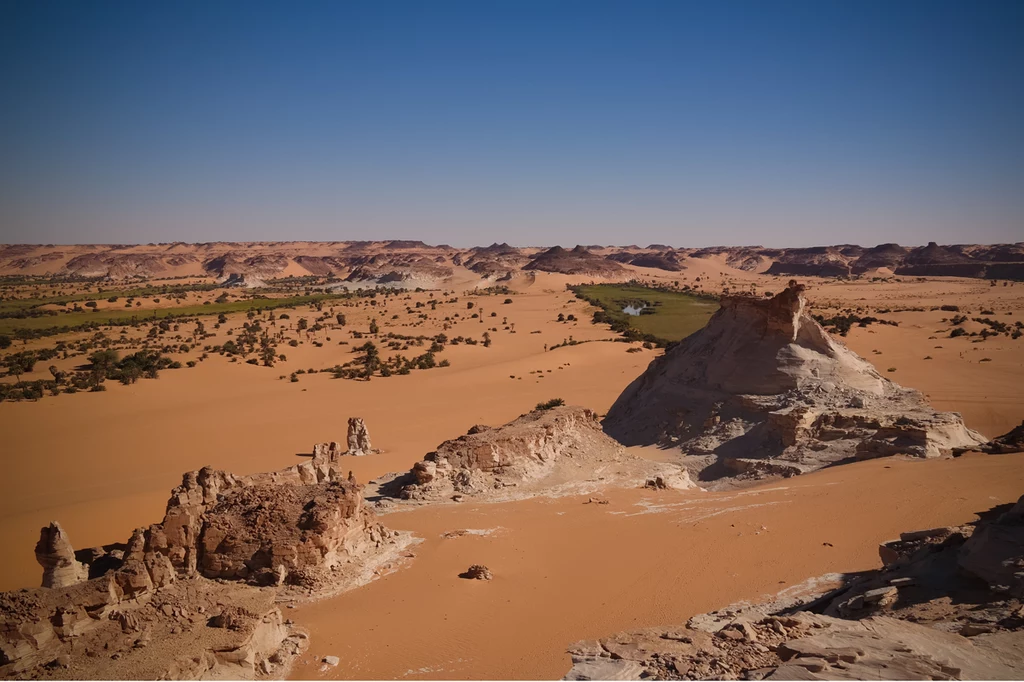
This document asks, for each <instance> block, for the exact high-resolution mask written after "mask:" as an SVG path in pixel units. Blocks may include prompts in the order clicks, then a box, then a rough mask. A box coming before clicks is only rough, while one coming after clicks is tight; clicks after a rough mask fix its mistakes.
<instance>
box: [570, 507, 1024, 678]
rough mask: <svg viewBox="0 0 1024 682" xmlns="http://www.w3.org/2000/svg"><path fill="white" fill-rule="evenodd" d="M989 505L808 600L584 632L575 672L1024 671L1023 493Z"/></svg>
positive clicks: (906, 543)
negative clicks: (975, 517) (971, 519)
mask: <svg viewBox="0 0 1024 682" xmlns="http://www.w3.org/2000/svg"><path fill="white" fill-rule="evenodd" d="M986 516H987V518H986V519H985V520H982V521H981V522H979V523H978V524H977V525H976V526H975V525H968V526H961V527H956V528H938V529H932V530H926V531H917V532H912V533H904V534H903V536H902V537H901V539H900V540H895V541H892V542H890V543H886V544H884V545H882V547H880V548H879V551H880V554H881V556H882V559H883V561H884V562H885V564H886V565H885V567H884V568H882V569H880V570H877V571H871V572H868V573H866V574H861V575H859V576H853V577H849V578H848V579H847V580H846V581H845V584H843V586H842V587H840V588H839V589H837V590H834V591H832V592H830V593H827V594H825V595H822V596H820V597H819V598H817V599H814V600H813V601H810V602H807V603H803V604H794V603H773V604H763V605H755V606H743V607H735V608H729V609H724V610H722V611H718V612H714V613H710V614H702V615H700V616H695V617H694V618H691V619H690V620H689V622H688V623H687V624H686V625H680V626H676V627H663V628H648V629H644V630H637V631H634V632H626V633H620V634H618V635H614V636H612V637H608V638H606V639H602V640H600V641H598V642H580V643H578V644H575V645H574V646H573V647H572V648H571V649H570V654H571V655H572V659H573V668H572V670H571V671H570V673H569V674H568V676H567V678H566V679H573V680H587V679H641V677H643V678H644V679H706V678H712V679H741V680H761V679H770V680H775V679H780V680H836V679H850V680H866V679H892V680H901V679H935V680H950V679H992V680H997V679H1021V677H1022V676H1024V602H1022V597H1024V497H1022V498H1021V499H1020V500H1019V501H1018V502H1017V504H1016V505H1014V506H1013V507H1012V509H1010V510H1009V511H1006V512H1004V513H1002V514H1001V515H999V514H998V510H995V511H994V513H990V514H988V515H986Z"/></svg>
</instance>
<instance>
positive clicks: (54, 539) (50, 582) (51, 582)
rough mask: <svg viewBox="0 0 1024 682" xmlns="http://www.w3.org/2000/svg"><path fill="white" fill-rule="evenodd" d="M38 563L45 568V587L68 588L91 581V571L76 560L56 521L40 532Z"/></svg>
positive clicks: (37, 549) (62, 530)
mask: <svg viewBox="0 0 1024 682" xmlns="http://www.w3.org/2000/svg"><path fill="white" fill-rule="evenodd" d="M36 561H38V562H39V565H41V566H42V567H43V587H67V586H68V585H74V584H76V583H80V582H82V581H85V580H88V579H89V569H88V568H87V567H86V565H85V564H83V563H80V562H79V561H78V559H76V558H75V550H74V549H73V548H72V547H71V542H70V541H69V540H68V537H67V534H66V533H65V532H64V529H63V528H61V527H60V524H59V523H57V522H56V521H51V522H50V525H49V526H44V527H43V528H42V530H40V531H39V542H38V543H36Z"/></svg>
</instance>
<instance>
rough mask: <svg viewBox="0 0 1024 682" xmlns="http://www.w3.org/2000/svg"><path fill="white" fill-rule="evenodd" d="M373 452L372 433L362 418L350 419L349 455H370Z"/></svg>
mask: <svg viewBox="0 0 1024 682" xmlns="http://www.w3.org/2000/svg"><path fill="white" fill-rule="evenodd" d="M371 452H373V447H372V446H371V445H370V432H369V431H367V429H366V423H365V422H364V421H363V420H362V418H360V417H349V418H348V454H350V455H368V454H370V453H371Z"/></svg>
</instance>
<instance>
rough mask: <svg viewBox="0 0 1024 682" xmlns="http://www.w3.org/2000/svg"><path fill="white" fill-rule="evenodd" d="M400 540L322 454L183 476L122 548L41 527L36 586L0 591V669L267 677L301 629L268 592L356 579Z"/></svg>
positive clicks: (350, 583) (381, 562)
mask: <svg viewBox="0 0 1024 682" xmlns="http://www.w3.org/2000/svg"><path fill="white" fill-rule="evenodd" d="M411 541H412V539H411V537H410V536H409V535H408V534H401V533H398V532H395V531H391V530H388V529H387V528H385V527H384V526H382V525H381V524H380V523H378V522H377V521H376V518H375V516H374V514H373V512H371V511H370V510H369V509H367V507H366V505H365V503H364V501H363V496H362V486H360V485H358V484H357V483H356V482H355V481H354V480H353V479H352V478H351V475H348V476H343V474H342V472H341V470H340V468H339V467H338V466H337V458H334V459H332V458H331V457H330V453H329V452H326V451H321V452H318V453H316V454H315V456H314V457H313V458H312V459H311V460H310V461H307V462H303V463H302V464H299V465H296V466H293V467H289V468H287V469H284V470H282V471H276V472H270V473H259V474H253V475H251V476H235V475H233V474H230V473H227V472H224V471H218V470H215V469H213V468H211V467H206V468H203V469H201V470H199V471H193V472H189V473H187V474H185V475H184V477H183V479H182V483H181V485H180V486H178V487H177V488H175V489H174V490H173V491H172V492H171V497H170V499H169V500H168V503H167V510H166V513H165V515H164V520H163V522H161V523H159V524H154V525H152V526H149V527H148V528H140V529H138V530H136V531H135V532H134V533H133V534H132V537H131V538H130V539H129V540H128V542H127V543H124V544H117V545H109V546H106V547H95V548H91V549H87V550H81V551H79V552H74V551H73V550H72V548H71V545H70V543H69V542H68V540H67V537H66V536H65V534H64V533H63V531H62V530H61V528H60V526H59V525H57V524H51V525H50V526H47V527H46V528H43V530H42V532H41V536H40V541H39V544H38V545H37V547H36V555H37V557H38V558H39V561H40V563H41V564H42V565H43V567H44V575H43V584H44V587H43V588H39V589H36V590H23V591H20V592H8V593H3V594H0V654H2V655H0V676H10V675H16V676H24V675H26V674H30V675H31V676H33V677H71V678H75V677H101V678H118V677H124V678H128V679H131V678H135V679H139V678H142V679H146V678H157V677H161V678H166V677H171V678H196V677H201V676H207V677H208V676H221V677H232V678H236V677H255V676H257V675H261V676H266V675H269V674H271V673H272V671H273V670H275V669H278V668H279V667H280V666H281V665H282V664H284V663H286V661H287V659H288V656H289V655H290V654H293V653H295V651H297V650H298V649H299V648H300V645H301V643H302V642H301V640H302V639H303V638H304V636H303V635H301V633H298V632H296V631H294V630H293V629H292V628H290V627H289V626H287V625H286V624H285V623H284V621H283V619H282V617H281V613H280V611H279V610H278V609H277V607H276V606H274V601H275V600H277V599H281V598H291V599H299V598H305V597H308V596H321V595H326V594H329V593H332V592H336V591H341V590H344V589H349V588H351V587H355V586H358V585H361V584H363V583H366V582H369V581H370V580H372V579H373V577H374V576H375V575H379V574H380V572H381V571H382V570H386V569H387V568H390V567H392V566H394V565H397V563H398V562H399V561H400V560H401V559H400V554H401V551H402V549H403V548H404V547H406V546H407V545H408V544H409V543H410V542H411ZM90 578H91V579H90ZM228 605H230V607H229V606H228ZM200 614H201V615H200ZM182 652H192V653H191V654H189V655H188V656H184V657H182ZM65 659H66V660H67V661H68V666H70V667H68V666H63V665H57V664H54V663H53V662H54V661H57V660H60V661H64V660H65ZM114 661H116V663H114ZM68 671H70V672H68Z"/></svg>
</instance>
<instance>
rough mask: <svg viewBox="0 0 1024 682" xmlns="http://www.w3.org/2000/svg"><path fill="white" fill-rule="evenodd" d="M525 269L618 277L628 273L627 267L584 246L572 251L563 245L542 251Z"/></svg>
mask: <svg viewBox="0 0 1024 682" xmlns="http://www.w3.org/2000/svg"><path fill="white" fill-rule="evenodd" d="M523 270H540V271H543V272H558V273H562V274H564V275H593V276H595V277H616V276H620V275H623V274H626V270H625V268H623V267H622V266H621V265H619V264H618V263H616V262H615V261H612V260H608V259H607V258H604V257H603V256H598V255H597V254H594V253H590V252H589V251H587V250H586V249H585V248H584V247H582V246H577V247H575V248H574V249H573V250H571V251H566V250H565V249H563V248H562V247H561V246H554V247H552V248H550V249H548V250H547V251H541V252H540V253H538V254H537V255H535V256H534V257H533V259H532V260H530V262H529V263H527V264H526V265H524V266H523Z"/></svg>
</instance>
